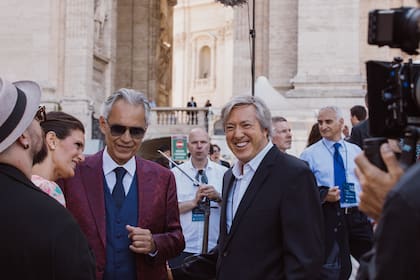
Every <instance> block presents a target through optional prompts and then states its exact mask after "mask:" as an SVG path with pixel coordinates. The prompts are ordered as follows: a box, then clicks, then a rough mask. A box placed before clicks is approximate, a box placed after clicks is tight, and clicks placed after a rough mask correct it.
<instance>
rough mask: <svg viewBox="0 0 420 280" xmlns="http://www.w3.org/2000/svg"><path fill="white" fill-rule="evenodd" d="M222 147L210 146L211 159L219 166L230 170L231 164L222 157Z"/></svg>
mask: <svg viewBox="0 0 420 280" xmlns="http://www.w3.org/2000/svg"><path fill="white" fill-rule="evenodd" d="M220 152H221V150H220V147H219V146H218V145H217V144H211V145H210V159H211V160H212V161H214V162H216V163H218V164H221V165H223V166H225V167H227V168H230V163H229V162H227V161H226V160H223V159H221V157H220Z"/></svg>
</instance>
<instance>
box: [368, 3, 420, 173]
mask: <svg viewBox="0 0 420 280" xmlns="http://www.w3.org/2000/svg"><path fill="white" fill-rule="evenodd" d="M419 39H420V9H418V8H410V7H402V8H397V9H389V10H374V11H371V12H370V13H369V32H368V43H369V44H371V45H378V46H385V45H386V46H390V47H391V48H400V49H401V50H402V51H404V52H406V53H408V54H410V55H413V54H418V52H417V49H418V48H419ZM366 73H367V92H368V94H367V96H368V107H369V129H370V130H369V133H370V135H371V136H373V137H375V138H374V139H375V140H374V139H369V140H367V141H365V148H368V149H369V147H370V148H372V147H375V149H377V148H378V147H379V144H378V142H383V141H385V140H386V139H387V138H393V139H401V138H403V139H404V141H403V147H402V154H401V159H400V161H401V162H402V163H403V165H405V166H409V165H412V164H413V163H414V162H415V160H416V150H417V149H416V144H417V140H418V139H419V136H420V81H419V78H420V77H419V76H420V63H416V62H413V61H412V60H411V59H410V60H409V61H408V63H403V60H402V59H401V58H395V59H394V60H393V61H392V62H385V61H368V62H366ZM365 151H366V150H365ZM378 153H379V151H377V150H376V151H375V152H373V151H368V152H367V154H371V155H375V154H376V155H377V154H378ZM376 158H380V157H376ZM370 159H371V158H370ZM371 161H372V162H373V160H372V159H371ZM374 163H375V164H376V165H378V166H380V165H382V166H383V163H377V162H374Z"/></svg>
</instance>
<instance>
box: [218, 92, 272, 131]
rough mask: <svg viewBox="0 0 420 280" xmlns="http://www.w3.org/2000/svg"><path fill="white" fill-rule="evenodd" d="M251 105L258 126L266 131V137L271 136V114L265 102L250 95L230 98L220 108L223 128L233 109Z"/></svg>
mask: <svg viewBox="0 0 420 280" xmlns="http://www.w3.org/2000/svg"><path fill="white" fill-rule="evenodd" d="M246 105H252V106H254V108H255V111H256V113H257V120H258V122H259V123H260V126H261V127H262V128H263V129H264V128H265V129H267V132H268V136H271V134H272V128H271V113H270V110H269V109H268V107H267V105H266V104H265V102H264V101H263V100H262V99H261V98H259V97H255V96H250V95H237V96H234V97H232V99H231V100H230V101H229V102H228V103H227V104H226V105H225V106H224V107H223V108H222V121H223V127H225V126H226V121H227V119H228V117H229V115H230V113H231V112H232V110H233V109H234V108H237V107H239V106H246Z"/></svg>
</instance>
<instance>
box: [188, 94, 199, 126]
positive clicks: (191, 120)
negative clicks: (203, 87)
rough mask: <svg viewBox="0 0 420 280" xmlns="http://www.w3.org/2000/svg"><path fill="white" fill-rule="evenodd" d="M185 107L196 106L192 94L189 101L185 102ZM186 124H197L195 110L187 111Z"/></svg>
mask: <svg viewBox="0 0 420 280" xmlns="http://www.w3.org/2000/svg"><path fill="white" fill-rule="evenodd" d="M187 107H189V108H197V102H195V100H194V96H191V99H190V101H188V102H187ZM187 115H188V124H197V121H198V120H197V112H187Z"/></svg>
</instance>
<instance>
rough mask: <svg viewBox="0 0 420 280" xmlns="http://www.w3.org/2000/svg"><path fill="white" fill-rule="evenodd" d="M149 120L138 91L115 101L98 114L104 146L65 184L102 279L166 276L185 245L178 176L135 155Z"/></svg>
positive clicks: (69, 204) (117, 96) (122, 93)
mask: <svg viewBox="0 0 420 280" xmlns="http://www.w3.org/2000/svg"><path fill="white" fill-rule="evenodd" d="M149 115H150V107H149V104H148V102H147V99H146V98H145V96H144V95H143V94H141V93H139V92H137V91H134V90H131V89H120V90H118V91H117V92H115V93H114V94H112V95H111V96H110V97H108V98H107V100H106V101H105V102H104V104H103V106H102V110H101V116H100V117H99V125H100V129H101V132H102V133H103V134H104V136H105V142H106V147H105V149H104V150H103V151H100V152H98V153H97V154H95V155H92V156H90V157H87V158H86V160H85V161H84V162H83V163H82V164H80V165H79V166H77V168H76V172H75V173H76V175H75V176H74V177H73V178H71V179H67V180H65V181H64V182H62V183H61V184H60V185H61V186H62V187H63V191H64V194H65V197H66V201H67V208H68V209H69V210H70V211H71V212H72V213H73V215H74V216H75V217H76V219H77V221H78V222H79V224H80V226H81V227H82V229H83V231H84V233H85V234H86V236H87V238H88V240H89V244H90V246H91V247H92V249H93V251H94V253H95V257H96V276H97V279H115V280H117V279H137V280H147V279H166V277H167V276H166V260H168V259H170V258H173V257H175V256H177V255H178V254H179V253H180V252H182V250H183V249H184V246H185V242H184V237H183V235H182V230H181V226H180V222H179V211H178V201H177V195H176V186H175V178H174V176H173V174H172V172H170V170H168V169H166V168H164V167H162V166H161V165H159V164H157V163H154V162H151V161H147V160H144V159H142V158H138V157H136V153H137V152H138V150H139V148H140V146H141V142H142V139H143V137H144V134H145V132H146V129H147V126H148V124H149V120H150V118H149Z"/></svg>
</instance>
